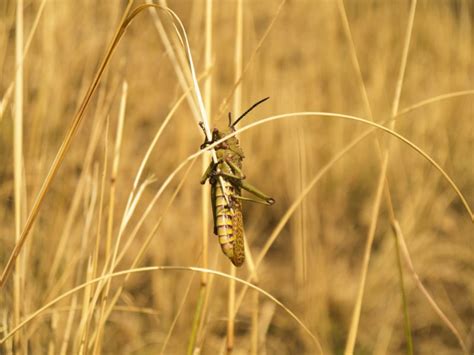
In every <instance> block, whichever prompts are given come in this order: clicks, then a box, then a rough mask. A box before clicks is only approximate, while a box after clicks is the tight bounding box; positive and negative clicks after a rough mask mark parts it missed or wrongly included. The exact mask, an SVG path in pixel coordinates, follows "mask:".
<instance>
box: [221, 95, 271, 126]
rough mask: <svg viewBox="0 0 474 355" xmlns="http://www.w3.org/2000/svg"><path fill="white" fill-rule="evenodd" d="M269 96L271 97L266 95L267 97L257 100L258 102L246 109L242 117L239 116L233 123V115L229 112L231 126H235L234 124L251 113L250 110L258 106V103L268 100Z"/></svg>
mask: <svg viewBox="0 0 474 355" xmlns="http://www.w3.org/2000/svg"><path fill="white" fill-rule="evenodd" d="M269 98H270V97H266V98H264V99H261V100H260V101H258V102H256V103H254V104H253V105H252V106H250V108H249V109H248V110H247V111H245V112H244V113H243V114H241V115H240V117H239V118H237V119H236V120H235V121H234V123H232V124H231V121H232V116H231V113H230V112H229V127H232V128H234V126H235V125H236V124H237V123H239V121H240V120H241V119H242V118H244V117H245V115H246V114H247V113H249V112H250V111H252V110H253V109H254V108H255V107H257V106H258V105H260V104H261V103H262V102H264V101H267V100H268V99H269Z"/></svg>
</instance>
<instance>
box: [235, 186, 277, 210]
mask: <svg viewBox="0 0 474 355" xmlns="http://www.w3.org/2000/svg"><path fill="white" fill-rule="evenodd" d="M238 184H239V186H240V187H241V188H243V189H244V190H247V191H248V192H250V193H251V194H253V195H255V196H257V197H259V198H261V199H262V200H265V201H266V202H267V204H268V205H273V204H274V203H275V200H274V199H273V197H270V196H267V195H265V194H264V193H263V192H262V191H260V190H259V189H257V188H256V187H255V186H253V185H251V184H249V183H248V182H246V181H243V180H240V181H239V182H238Z"/></svg>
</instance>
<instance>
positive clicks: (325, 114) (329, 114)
mask: <svg viewBox="0 0 474 355" xmlns="http://www.w3.org/2000/svg"><path fill="white" fill-rule="evenodd" d="M305 116H318V117H326V118H330V117H337V118H342V119H346V120H350V121H355V122H360V123H364V124H366V125H368V126H372V127H375V128H377V129H379V130H381V131H383V132H385V133H388V134H390V135H392V136H393V137H395V138H397V139H398V140H400V141H402V142H403V143H405V144H407V145H408V146H409V147H410V148H412V149H413V150H415V151H416V152H417V153H418V154H420V155H421V156H422V157H423V158H425V159H426V160H427V161H428V162H429V163H430V164H431V165H433V166H434V167H435V168H436V170H438V171H439V172H440V173H441V175H442V176H443V177H444V178H445V180H447V181H448V183H449V184H450V185H451V187H452V189H453V190H454V191H455V192H456V194H457V195H458V197H459V198H460V199H461V202H462V204H463V205H464V207H465V209H466V211H467V212H468V214H469V217H470V218H471V221H474V215H473V213H472V210H471V207H470V206H469V204H468V202H467V200H466V198H465V197H464V195H463V194H462V193H461V191H460V189H459V188H458V186H457V185H456V184H455V182H454V181H453V180H452V178H451V177H450V176H449V175H448V174H447V173H446V172H445V171H444V169H443V168H442V167H441V166H440V165H439V164H438V163H437V162H436V161H435V160H434V159H433V158H431V157H430V156H429V155H428V154H427V153H425V151H424V150H423V149H421V148H419V147H418V146H417V145H416V144H415V143H413V142H412V141H410V140H409V139H407V138H405V137H404V136H403V135H401V134H399V133H397V132H395V131H393V130H391V129H390V128H387V127H385V126H383V125H381V124H378V123H375V122H372V121H369V120H366V119H364V118H360V117H356V116H352V115H345V114H340V113H333V112H320V111H315V112H309V111H306V112H292V113H285V114H281V115H275V116H271V117H267V118H264V119H262V120H259V121H256V122H253V123H251V124H249V125H247V126H245V127H242V128H240V129H238V130H237V131H236V132H233V133H231V134H229V135H228V136H226V139H228V138H230V137H233V136H235V135H236V134H239V133H242V132H244V131H246V130H248V129H250V128H253V127H256V126H259V125H262V124H265V123H269V122H272V121H276V120H280V119H283V118H296V117H305ZM392 120H393V119H392ZM389 121H391V120H389ZM224 140H225V139H221V140H219V141H216V142H215V143H213V144H211V145H209V146H208V147H206V149H204V150H207V149H211V148H213V147H215V146H216V145H218V144H220V143H222V142H223V141H224ZM195 154H196V155H199V154H201V153H200V152H197V153H195ZM193 156H194V155H193Z"/></svg>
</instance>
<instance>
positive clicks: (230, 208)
mask: <svg viewBox="0 0 474 355" xmlns="http://www.w3.org/2000/svg"><path fill="white" fill-rule="evenodd" d="M268 99H269V97H267V98H265V99H263V100H260V101H258V102H257V103H255V104H254V105H252V106H251V107H250V108H249V109H248V110H247V111H245V112H244V113H243V114H242V115H241V116H240V117H238V118H237V119H236V120H235V121H234V122H232V114H231V113H230V112H229V124H228V127H227V129H225V130H222V131H219V130H218V129H217V128H214V129H213V131H212V140H208V139H207V137H206V138H205V140H204V143H203V144H202V145H201V149H204V148H205V147H206V146H207V145H209V144H212V143H214V142H216V141H218V140H220V139H222V138H224V137H226V136H227V135H229V134H231V133H232V132H235V125H236V124H237V123H238V122H239V121H240V120H241V119H242V118H244V117H245V115H247V114H248V113H249V112H250V111H251V110H253V109H254V108H255V107H256V106H258V105H259V104H261V103H262V102H264V101H266V100H268ZM200 126H201V128H202V129H203V131H204V135H206V133H205V130H204V125H203V123H202V122H200ZM215 150H216V156H217V162H216V163H214V162H211V163H210V164H209V167H208V168H207V169H206V171H205V172H204V174H203V176H202V177H201V184H205V183H206V180H207V179H209V183H210V184H211V202H212V214H213V217H214V234H215V235H216V236H217V237H218V239H219V243H220V245H221V249H222V251H223V252H224V254H225V255H226V256H227V257H228V258H229V259H230V261H231V262H232V263H233V264H234V265H235V266H241V265H242V264H243V263H244V261H245V247H244V227H243V218H242V201H251V202H257V203H262V204H265V205H273V204H274V203H275V200H274V199H273V198H272V197H270V196H267V195H265V194H264V193H263V192H261V191H260V190H258V189H257V188H256V187H254V186H252V185H251V184H249V183H248V182H247V181H245V175H244V173H243V172H242V161H243V159H244V158H245V155H244V152H243V150H242V148H241V147H240V144H239V140H238V139H237V137H236V136H233V137H230V138H228V139H227V140H225V141H224V142H222V143H220V144H218V145H217V146H216V147H215ZM219 177H222V180H221V179H219ZM221 182H222V184H221ZM242 190H247V191H248V192H250V193H251V194H252V195H254V196H255V197H244V196H242V193H241V192H242Z"/></svg>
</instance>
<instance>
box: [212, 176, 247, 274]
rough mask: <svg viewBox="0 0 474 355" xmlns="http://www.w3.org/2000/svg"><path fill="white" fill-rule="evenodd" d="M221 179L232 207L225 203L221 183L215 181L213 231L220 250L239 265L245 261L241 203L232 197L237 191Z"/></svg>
mask: <svg viewBox="0 0 474 355" xmlns="http://www.w3.org/2000/svg"><path fill="white" fill-rule="evenodd" d="M223 180H224V188H225V189H226V195H227V197H228V199H229V202H230V203H231V205H232V208H229V206H228V205H227V201H226V199H225V196H224V194H223V193H222V187H221V184H220V183H219V182H217V183H216V184H215V185H214V188H215V199H216V200H215V203H216V204H215V209H216V211H215V229H214V233H215V234H216V235H217V237H218V238H219V244H220V245H221V248H222V251H223V252H224V254H225V255H226V256H227V257H228V258H229V259H230V261H232V264H234V265H235V266H241V265H242V264H243V263H244V261H245V248H244V235H243V219H242V205H241V203H240V201H239V200H237V199H234V198H233V196H234V195H235V194H236V193H237V191H235V188H234V186H232V184H230V183H229V182H228V181H227V180H225V179H223Z"/></svg>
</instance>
